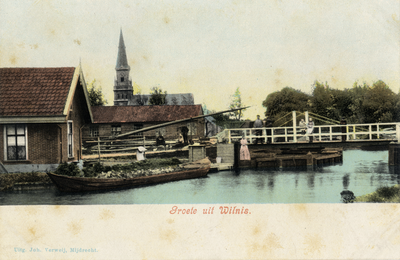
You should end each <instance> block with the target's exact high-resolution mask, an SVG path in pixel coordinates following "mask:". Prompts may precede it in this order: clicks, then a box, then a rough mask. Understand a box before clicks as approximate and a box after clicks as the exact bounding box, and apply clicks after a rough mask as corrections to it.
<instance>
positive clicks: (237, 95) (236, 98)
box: [229, 87, 246, 120]
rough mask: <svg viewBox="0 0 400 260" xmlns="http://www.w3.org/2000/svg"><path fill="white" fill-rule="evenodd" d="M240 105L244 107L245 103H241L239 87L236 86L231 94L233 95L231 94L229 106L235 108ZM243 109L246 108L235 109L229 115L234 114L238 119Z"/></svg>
mask: <svg viewBox="0 0 400 260" xmlns="http://www.w3.org/2000/svg"><path fill="white" fill-rule="evenodd" d="M241 107H245V105H243V104H242V97H241V94H240V91H239V87H238V88H236V91H235V94H233V96H232V102H231V104H230V105H229V108H230V109H236V108H241ZM244 110H246V109H242V110H236V111H234V112H232V113H231V115H232V116H234V117H235V119H236V120H240V118H241V117H242V116H243V112H244Z"/></svg>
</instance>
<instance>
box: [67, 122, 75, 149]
mask: <svg viewBox="0 0 400 260" xmlns="http://www.w3.org/2000/svg"><path fill="white" fill-rule="evenodd" d="M67 127H68V129H67V135H68V157H74V131H73V126H72V121H68V124H67Z"/></svg>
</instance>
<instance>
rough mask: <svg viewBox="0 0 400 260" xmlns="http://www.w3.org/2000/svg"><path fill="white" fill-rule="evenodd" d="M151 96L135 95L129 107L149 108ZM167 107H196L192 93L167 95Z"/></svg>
mask: <svg viewBox="0 0 400 260" xmlns="http://www.w3.org/2000/svg"><path fill="white" fill-rule="evenodd" d="M150 97H151V95H150V94H149V95H133V96H132V97H131V98H130V99H129V101H128V105H129V106H148V105H150V104H149V100H150ZM165 101H166V105H179V106H180V105H194V98H193V94H192V93H181V94H167V96H166V97H165Z"/></svg>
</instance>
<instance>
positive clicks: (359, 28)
mask: <svg viewBox="0 0 400 260" xmlns="http://www.w3.org/2000/svg"><path fill="white" fill-rule="evenodd" d="M399 21H400V1H399V0H386V1H385V0H382V1H376V0H360V1H358V0H352V1H349V0H337V1H333V0H331V1H324V0H318V1H316V0H315V1H307V0H303V1H302V0H292V1H285V0H264V1H257V0H255V1H239V0H238V1H222V0H213V1H208V0H191V1H184V0H180V1H177V0H164V1H162V0H159V1H154V0H138V1H132V0H129V1H128V0H119V1H114V0H113V1H94V0H86V1H83V0H69V1H64V0H35V1H30V0H1V1H0V67H66V66H78V65H79V63H81V65H82V69H83V73H84V76H85V80H86V82H87V83H90V82H91V81H92V80H94V79H95V80H96V84H97V85H98V86H101V87H102V90H103V93H104V94H105V97H106V99H107V100H108V104H109V105H112V104H113V98H114V97H113V85H114V78H115V75H116V73H115V65H116V60H117V51H118V41H119V34H120V30H121V29H122V32H123V35H124V41H125V46H126V53H127V57H128V63H129V65H130V67H131V71H130V77H131V80H132V81H133V82H134V83H135V84H137V85H138V86H139V87H140V89H141V91H142V93H143V94H148V93H149V92H150V89H151V88H152V87H159V88H161V89H162V90H166V91H167V93H171V94H172V93H193V95H194V100H195V103H196V104H205V105H206V106H207V108H208V109H213V110H216V111H220V110H225V109H228V107H229V104H230V103H231V100H232V95H233V94H234V93H235V90H236V89H237V88H239V90H240V92H241V97H242V102H243V104H244V105H247V106H251V108H249V109H248V110H247V111H245V114H244V118H248V119H251V120H254V119H255V118H256V115H257V114H260V115H263V114H264V112H265V108H264V107H263V106H262V101H263V100H265V99H266V97H267V96H268V94H270V93H273V92H275V91H279V90H281V89H282V88H284V87H286V86H289V87H292V88H294V89H298V90H301V91H303V92H305V93H308V94H311V91H312V85H313V83H314V81H315V80H318V81H320V82H327V83H328V84H329V86H330V87H332V88H335V89H345V88H351V87H352V86H353V84H354V82H358V83H360V84H362V83H363V82H366V83H368V84H370V85H372V84H373V83H374V82H375V81H378V80H383V81H384V82H385V83H386V84H387V85H389V87H390V88H391V89H392V90H393V91H394V92H395V93H398V92H399V89H400V55H399V50H400V48H399V47H400V46H399V45H400V37H399V35H400V22H399Z"/></svg>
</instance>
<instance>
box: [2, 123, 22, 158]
mask: <svg viewBox="0 0 400 260" xmlns="http://www.w3.org/2000/svg"><path fill="white" fill-rule="evenodd" d="M4 128H5V131H4V133H5V141H6V147H7V148H6V153H7V160H16V161H17V160H26V159H27V154H26V152H27V134H26V132H27V131H26V125H23V124H21V125H20V124H18V125H6V126H4Z"/></svg>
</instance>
